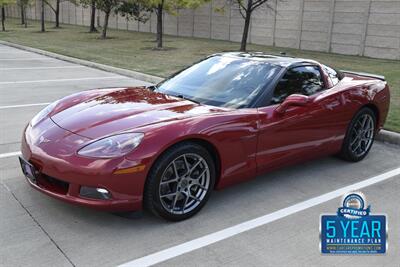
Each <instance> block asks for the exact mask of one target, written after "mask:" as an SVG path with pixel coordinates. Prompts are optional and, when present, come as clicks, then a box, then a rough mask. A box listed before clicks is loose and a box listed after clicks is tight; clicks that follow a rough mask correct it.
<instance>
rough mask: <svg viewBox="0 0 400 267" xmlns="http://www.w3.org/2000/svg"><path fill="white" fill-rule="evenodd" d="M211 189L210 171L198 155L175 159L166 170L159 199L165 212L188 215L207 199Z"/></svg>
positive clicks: (185, 155)
mask: <svg viewBox="0 0 400 267" xmlns="http://www.w3.org/2000/svg"><path fill="white" fill-rule="evenodd" d="M209 187H210V169H209V166H208V164H207V162H206V160H205V159H204V158H203V157H201V156H200V155H198V154H193V153H186V154H183V155H180V156H179V157H177V158H175V159H174V160H173V161H172V162H171V163H170V164H169V165H168V166H167V168H166V169H165V171H164V173H163V174H162V177H161V180H160V184H159V197H160V201H161V204H162V206H163V208H164V209H165V210H167V211H168V212H170V213H172V214H186V213H188V212H190V211H192V210H193V209H195V208H196V207H197V206H199V205H200V203H201V202H202V201H203V199H204V198H205V196H206V194H207V192H208V190H209Z"/></svg>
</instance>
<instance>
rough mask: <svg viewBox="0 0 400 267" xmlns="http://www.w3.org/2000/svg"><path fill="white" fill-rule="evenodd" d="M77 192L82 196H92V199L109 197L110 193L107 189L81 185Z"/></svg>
mask: <svg viewBox="0 0 400 267" xmlns="http://www.w3.org/2000/svg"><path fill="white" fill-rule="evenodd" d="M79 194H80V195H81V196H82V197H87V198H94V199H111V194H110V192H108V190H107V189H104V188H96V187H88V186H81V189H80V192H79Z"/></svg>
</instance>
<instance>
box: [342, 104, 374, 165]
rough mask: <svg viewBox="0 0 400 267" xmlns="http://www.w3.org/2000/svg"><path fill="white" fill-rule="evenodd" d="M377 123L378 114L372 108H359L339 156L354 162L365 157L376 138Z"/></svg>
mask: <svg viewBox="0 0 400 267" xmlns="http://www.w3.org/2000/svg"><path fill="white" fill-rule="evenodd" d="M375 125H376V116H375V113H374V112H373V111H372V110H371V109H369V108H362V109H361V110H359V111H358V112H357V114H356V115H355V116H354V118H353V119H352V121H351V122H350V125H349V128H348V129H347V133H346V136H345V138H344V141H343V145H342V150H341V152H340V154H339V156H340V157H341V158H343V159H345V160H347V161H353V162H357V161H360V160H362V159H363V158H365V156H367V154H368V152H369V150H370V149H371V147H372V144H373V142H374V139H375V131H376V129H375Z"/></svg>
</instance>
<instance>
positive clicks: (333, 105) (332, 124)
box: [256, 65, 343, 172]
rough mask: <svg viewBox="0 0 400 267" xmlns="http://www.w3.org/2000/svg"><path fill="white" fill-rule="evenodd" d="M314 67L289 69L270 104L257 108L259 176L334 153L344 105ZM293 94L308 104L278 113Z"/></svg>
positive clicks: (318, 68)
mask: <svg viewBox="0 0 400 267" xmlns="http://www.w3.org/2000/svg"><path fill="white" fill-rule="evenodd" d="M328 84H330V83H329V82H328V77H326V76H325V74H324V72H322V70H321V68H320V67H319V66H317V65H304V66H298V67H293V68H290V69H288V70H287V71H286V73H285V74H284V75H283V76H282V78H281V79H280V81H279V82H278V83H277V85H276V87H275V89H274V91H273V93H272V94H271V96H270V101H269V102H267V103H269V104H267V105H266V106H265V107H260V108H259V109H258V110H259V113H260V119H259V125H258V127H259V135H258V146H257V156H256V160H257V169H258V171H259V172H263V171H265V170H271V169H275V168H277V167H280V166H283V165H287V164H291V163H295V162H299V161H303V160H306V159H310V158H313V157H317V156H319V155H324V154H329V153H333V151H334V150H335V149H337V147H335V146H333V144H334V141H335V140H337V139H338V138H340V136H339V135H340V134H339V133H340V131H339V130H338V125H339V124H341V123H343V122H342V121H341V119H340V114H341V112H343V110H342V107H343V104H342V102H341V101H340V94H339V93H336V92H335V91H334V90H331V89H329V88H327V87H328V86H329V85H328ZM293 94H301V95H304V96H306V97H307V98H306V99H307V103H302V104H301V105H300V103H299V105H296V104H292V105H289V106H288V107H287V108H286V109H285V110H284V112H277V107H278V106H281V107H282V105H283V103H284V101H285V100H286V98H287V97H288V96H290V95H293Z"/></svg>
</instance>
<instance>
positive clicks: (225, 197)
mask: <svg viewBox="0 0 400 267" xmlns="http://www.w3.org/2000/svg"><path fill="white" fill-rule="evenodd" d="M141 84H145V82H143V81H138V80H134V79H131V78H127V77H124V76H119V75H116V74H112V73H107V72H104V71H100V70H96V69H91V68H87V67H83V66H79V65H75V64H72V63H67V62H64V61H60V60H55V59H52V58H48V57H45V56H41V55H37V54H34V53H30V52H26V51H22V50H18V49H15V48H10V47H7V46H2V45H0V125H1V128H0V131H1V132H0V133H1V135H0V168H1V173H0V265H1V266H44V265H46V266H47V265H51V266H71V265H72V266H116V265H120V264H124V263H128V264H131V265H138V266H140V265H143V264H155V265H157V264H158V265H160V266H192V265H195V266H219V265H231V266H339V265H340V266H399V262H400V254H399V248H400V245H399V240H400V235H399V233H400V231H399V229H400V213H399V208H398V203H400V194H399V192H400V175H399V172H398V171H397V172H395V173H394V172H391V173H389V171H391V170H398V168H399V167H400V153H399V152H400V148H399V147H396V146H393V145H389V144H383V143H378V142H376V143H375V144H374V146H373V148H372V150H371V152H370V154H369V156H368V157H367V158H366V159H365V160H363V161H361V162H359V163H347V162H343V161H341V160H339V159H337V158H335V157H327V158H321V159H318V160H316V161H312V162H308V163H305V164H301V165H297V166H293V167H290V168H285V169H283V170H280V171H276V172H273V173H269V174H266V175H263V176H260V177H257V178H256V179H254V180H252V181H250V182H247V183H243V184H240V185H237V186H233V187H230V188H227V189H225V190H223V191H215V192H213V195H212V197H211V199H210V201H209V202H208V204H207V205H206V206H205V208H204V209H203V210H202V211H201V212H200V213H199V214H198V215H197V216H195V217H193V218H192V219H189V220H187V221H183V222H179V223H170V222H166V221H163V220H161V219H158V218H155V217H153V216H151V215H149V214H147V213H140V214H133V215H131V216H128V215H127V216H117V215H115V214H111V213H104V212H98V211H94V210H91V209H87V208H82V207H77V206H72V205H69V204H66V203H63V202H60V201H57V200H54V199H51V198H49V197H47V196H45V195H43V194H41V193H39V192H37V191H36V190H34V189H32V188H30V186H29V185H28V183H27V182H26V181H25V178H24V177H23V175H22V173H21V171H20V169H19V163H18V159H17V156H16V155H17V153H18V151H19V145H20V138H21V134H22V129H23V127H24V126H25V125H26V123H27V122H28V121H29V120H30V119H31V118H32V117H33V116H34V114H35V113H37V112H38V111H39V110H41V109H42V108H43V107H44V106H45V103H49V102H51V101H53V100H56V99H58V98H60V97H63V96H65V95H68V94H72V93H74V92H78V91H81V90H87V89H94V88H100V87H123V86H133V85H141ZM233 153H237V152H233ZM371 178H372V179H371ZM351 185H353V186H351ZM347 186H350V187H347ZM360 187H363V188H362V189H361V191H362V192H363V193H364V194H365V195H366V197H367V199H368V202H369V204H371V206H372V208H371V209H372V213H385V214H387V216H388V226H389V231H388V237H389V248H388V252H387V253H386V255H384V256H323V255H321V254H320V252H319V218H320V215H321V214H322V213H331V214H332V213H335V211H336V209H337V208H338V207H339V205H340V203H339V202H340V197H339V196H340V194H339V193H340V192H342V191H346V190H347V189H358V188H360ZM255 218H261V219H260V220H258V221H256V222H257V223H254V221H251V220H253V219H255ZM256 226H257V227H256ZM230 227H233V228H230ZM246 227H247V228H246ZM215 241H218V242H215ZM185 242H191V243H185ZM182 244H183V245H182ZM185 244H186V245H185ZM195 248H197V249H195ZM182 252H186V253H184V254H182ZM181 254H182V255H181ZM146 256H148V257H146Z"/></svg>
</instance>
